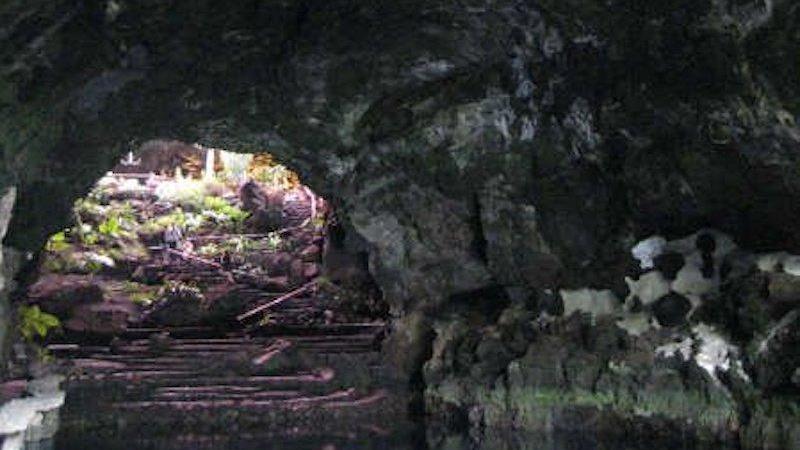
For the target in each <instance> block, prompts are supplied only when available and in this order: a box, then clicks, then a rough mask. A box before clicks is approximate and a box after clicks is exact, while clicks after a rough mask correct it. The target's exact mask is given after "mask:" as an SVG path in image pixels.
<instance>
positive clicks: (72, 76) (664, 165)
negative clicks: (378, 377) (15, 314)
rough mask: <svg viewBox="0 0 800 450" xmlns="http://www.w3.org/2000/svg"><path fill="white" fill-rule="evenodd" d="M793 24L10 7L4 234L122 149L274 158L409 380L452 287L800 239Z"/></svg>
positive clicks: (556, 10)
mask: <svg viewBox="0 0 800 450" xmlns="http://www.w3.org/2000/svg"><path fill="white" fill-rule="evenodd" d="M799 17H800V9H799V8H797V6H796V5H795V4H794V2H791V1H788V0H772V1H763V0H742V1H729V0H699V1H698V0H667V1H662V2H658V3H657V4H655V3H652V2H640V1H637V0H611V1H610V2H602V3H601V2H593V1H592V2H585V1H577V0H568V1H564V0H557V1H556V0H540V1H530V2H529V1H520V0H497V1H491V2H489V1H480V0H474V1H473V0H470V1H467V2H461V3H458V4H454V3H452V2H446V1H440V0H409V1H402V2H397V1H388V0H386V1H384V0H378V1H371V2H362V1H354V0H333V1H328V2H305V1H299V0H296V1H295V0H287V1H283V2H255V1H243V2H237V3H236V4H235V5H230V4H223V3H220V2H213V1H208V0H203V1H199V2H191V3H189V2H180V1H176V0H171V1H158V2H155V1H140V2H128V1H112V2H99V1H96V2H82V3H80V4H79V5H78V6H76V5H75V3H74V2H67V1H47V2H46V1H43V0H35V1H29V2H17V1H13V2H6V3H4V4H3V6H2V7H0V35H2V36H3V37H4V39H3V41H2V44H0V65H1V66H0V151H2V155H3V159H2V160H0V186H7V185H15V186H17V187H18V192H19V199H18V202H17V205H16V207H15V212H14V216H13V218H12V223H11V229H10V235H9V236H8V237H7V238H6V240H5V243H6V245H9V246H13V247H15V248H17V249H20V250H30V249H38V248H40V247H41V245H42V243H43V240H44V237H45V236H46V234H47V233H48V232H50V231H53V230H56V229H58V228H59V227H60V226H61V225H63V223H58V218H59V217H63V219H64V220H66V218H67V212H68V207H69V205H70V204H71V201H72V200H73V199H74V198H75V197H77V196H78V195H79V194H81V193H83V192H85V190H86V189H87V187H88V186H89V184H90V183H91V182H93V181H94V180H95V179H96V178H97V176H98V175H99V174H101V173H102V172H103V171H105V170H107V169H108V168H109V167H111V166H113V164H114V163H115V162H116V160H117V158H118V157H119V156H120V154H121V153H122V152H124V151H126V150H128V149H129V148H130V146H131V144H132V143H135V142H142V141H145V140H147V139H150V138H154V137H170V138H176V139H181V140H184V141H187V142H192V141H199V142H200V143H202V144H204V145H208V146H213V147H224V148H228V149H230V150H250V151H257V150H262V149H268V150H269V151H270V152H273V153H274V154H275V155H276V156H277V157H278V158H279V159H280V160H282V161H284V162H286V163H287V164H288V165H289V166H290V167H292V168H293V169H296V170H298V171H299V172H300V173H301V175H302V176H303V178H304V180H306V181H307V182H308V183H309V185H310V186H311V187H313V188H314V190H315V191H316V192H318V193H320V194H321V195H323V196H325V197H327V198H329V199H330V200H332V202H333V204H334V205H335V206H336V208H337V210H338V211H339V212H340V214H341V217H342V219H343V220H344V221H346V222H347V223H348V226H349V229H352V230H353V232H354V233H356V234H358V235H359V236H360V238H361V239H362V240H363V242H364V243H365V249H366V251H367V252H368V253H369V263H370V271H371V273H372V275H373V276H374V278H375V280H376V281H377V283H378V284H379V286H380V287H381V289H382V290H383V293H384V295H385V296H386V297H387V298H388V299H389V301H390V302H391V303H392V305H393V311H392V312H393V314H394V315H395V316H396V317H397V318H398V319H397V331H396V333H395V335H394V336H393V338H392V340H391V342H393V345H394V349H395V350H396V351H395V352H393V354H395V355H398V359H400V360H402V361H399V363H400V364H401V365H402V366H403V367H406V368H407V369H408V370H409V373H410V374H413V372H414V371H415V370H416V369H419V367H420V364H421V363H422V362H423V361H424V360H425V359H427V358H428V357H429V354H430V352H431V351H432V349H431V348H430V343H431V338H432V336H433V334H434V327H433V324H434V322H436V321H437V319H440V318H442V317H445V311H447V310H448V305H449V304H451V303H453V302H454V301H455V300H454V299H457V298H463V296H464V295H467V296H469V295H470V293H475V292H485V290H486V289H492V290H497V291H498V292H500V291H503V292H505V294H504V296H505V300H504V301H506V300H509V299H510V300H514V301H523V302H524V301H527V300H526V299H535V300H536V299H538V301H541V302H545V300H544V299H547V298H552V296H553V292H558V291H559V290H560V289H569V290H579V289H583V288H587V287H588V288H592V289H610V290H612V291H613V292H615V293H616V296H617V298H622V297H623V296H624V295H625V294H626V286H625V284H624V280H625V279H624V277H623V275H624V274H625V273H626V271H627V270H629V269H631V268H632V267H634V268H635V262H633V261H631V259H630V257H629V256H628V250H629V248H630V247H631V246H632V245H633V244H634V243H635V241H636V240H637V239H639V238H643V237H646V236H649V235H651V234H654V233H659V234H662V235H666V236H667V237H670V238H671V237H675V236H679V235H683V234H688V233H691V232H694V231H695V230H696V229H698V228H700V227H702V226H713V227H715V228H717V229H720V230H722V231H724V232H727V233H728V234H730V235H732V236H733V237H734V238H735V240H736V241H737V242H738V243H739V244H740V245H742V246H743V247H745V248H749V249H752V250H762V249H775V250H777V249H784V250H787V251H794V252H798V251H800V234H798V233H796V224H797V223H798V222H800V207H798V205H800V202H798V200H800V177H798V176H797V175H798V167H800V166H799V164H800V152H798V149H799V148H800V128H798V122H797V118H796V114H797V113H798V110H800V101H799V100H798V92H800V87H799V84H798V80H800V76H798V75H799V74H798V71H799V70H800V69H799V68H800V64H797V59H798V57H800V56H798V54H799V53H798V52H797V51H796V50H797V47H798V40H799V37H798V31H797V30H798V29H800V27H797V26H796V25H797V22H798V18H799ZM698 250H699V251H698V252H697V254H696V258H698V259H697V260H696V261H693V263H692V265H691V268H690V269H688V270H689V271H688V272H687V273H685V274H684V275H683V276H682V275H681V274H680V273H674V274H673V273H671V272H670V271H668V270H665V271H664V275H665V278H670V277H672V276H675V277H676V279H675V280H674V281H671V283H685V286H684V287H685V289H684V288H680V289H674V288H673V289H672V290H673V291H675V292H678V293H679V294H681V295H684V292H683V291H686V292H689V291H687V290H691V289H693V287H692V286H694V287H698V288H699V289H704V288H702V283H701V282H702V280H703V279H705V278H706V277H703V274H704V272H703V270H704V268H705V269H706V270H708V268H707V265H705V264H704V261H705V260H706V259H708V255H709V254H710V253H713V251H709V249H708V248H706V249H705V250H704V249H698ZM654 263H655V262H654ZM659 264H662V266H663V264H667V265H669V264H673V265H674V264H675V262H674V261H671V262H670V261H666V262H660V263H659ZM664 267H666V266H664ZM714 270H715V271H717V272H718V271H719V270H720V268H715V269H714ZM717 272H715V273H717ZM698 274H699V278H698ZM714 276H716V275H714ZM692 277H694V278H692ZM682 286H683V285H682ZM682 290H683V291H682ZM684 296H686V295H684ZM501 297H503V296H501ZM690 300H691V299H690ZM673 303H680V302H673ZM684 307H685V304H684V305H683V306H680V305H678V308H677V311H679V312H680V311H681V310H682V308H684ZM467 309H469V308H467ZM673 309H676V308H671V309H670V311H672V310H673ZM673 314H674V313H673V312H670V314H669V315H673ZM670 323H671V322H670ZM437 327H439V325H437ZM501 340H502V339H501ZM492 342H494V341H492ZM485 345H486V346H488V349H484V350H482V352H486V354H487V355H489V354H492V351H490V350H489V349H491V348H493V346H494V345H495V344H489V343H487V344H485ZM434 347H435V346H434ZM398 349H402V350H398ZM435 350H436V349H435V348H434V349H433V351H434V353H435ZM522 353H524V352H522ZM522 353H518V352H511V353H506V352H504V353H498V354H497V355H498V358H500V360H494V359H492V360H489V361H487V362H486V366H485V367H483V368H481V369H476V370H478V371H479V372H481V373H484V371H489V372H491V370H490V369H491V368H492V367H495V366H498V367H499V366H502V365H501V364H499V363H500V362H501V361H504V360H505V359H507V358H508V357H509V356H514V357H519V356H521V354H522ZM492 370H494V369H492ZM417 375H418V374H417ZM675 389H678V388H677V387H676V388H675Z"/></svg>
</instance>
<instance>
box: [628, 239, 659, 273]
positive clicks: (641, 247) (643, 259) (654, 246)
mask: <svg viewBox="0 0 800 450" xmlns="http://www.w3.org/2000/svg"><path fill="white" fill-rule="evenodd" d="M666 245H667V240H666V239H664V238H663V237H661V236H651V237H649V238H647V239H645V240H643V241H641V242H639V243H638V244H636V246H634V247H633V248H632V249H631V254H632V255H633V257H634V258H636V259H637V260H639V266H640V267H641V268H642V269H644V270H647V269H652V268H653V266H654V265H653V260H654V259H655V258H656V257H657V256H658V255H660V254H662V253H664V247H666Z"/></svg>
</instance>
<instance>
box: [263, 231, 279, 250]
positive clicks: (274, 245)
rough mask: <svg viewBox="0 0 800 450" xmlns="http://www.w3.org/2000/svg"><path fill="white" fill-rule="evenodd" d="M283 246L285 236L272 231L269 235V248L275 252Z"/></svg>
mask: <svg viewBox="0 0 800 450" xmlns="http://www.w3.org/2000/svg"><path fill="white" fill-rule="evenodd" d="M282 246H283V238H281V235H280V234H278V233H275V232H272V233H269V234H268V235H267V250H269V251H273V252H274V251H277V250H280V248H281V247H282Z"/></svg>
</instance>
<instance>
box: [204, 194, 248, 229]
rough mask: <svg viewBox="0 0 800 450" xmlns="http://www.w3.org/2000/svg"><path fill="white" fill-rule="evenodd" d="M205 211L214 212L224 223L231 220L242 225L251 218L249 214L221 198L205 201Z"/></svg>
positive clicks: (207, 198) (211, 198) (209, 198)
mask: <svg viewBox="0 0 800 450" xmlns="http://www.w3.org/2000/svg"><path fill="white" fill-rule="evenodd" d="M203 210H204V211H211V212H213V213H214V214H215V215H216V216H217V217H221V218H222V221H226V220H230V221H231V222H233V223H241V222H243V221H244V220H245V219H247V218H248V217H249V216H250V214H249V213H248V212H246V211H242V210H241V209H239V208H237V207H236V206H233V205H231V204H230V203H228V202H227V201H226V200H225V199H224V198H221V197H206V198H205V199H203Z"/></svg>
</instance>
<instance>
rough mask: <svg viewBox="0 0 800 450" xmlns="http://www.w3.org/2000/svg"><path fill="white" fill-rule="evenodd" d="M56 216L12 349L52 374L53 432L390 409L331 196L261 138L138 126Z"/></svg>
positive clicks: (361, 283)
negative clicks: (61, 223) (114, 158)
mask: <svg viewBox="0 0 800 450" xmlns="http://www.w3.org/2000/svg"><path fill="white" fill-rule="evenodd" d="M71 222H72V223H71V225H70V227H68V228H67V229H65V230H63V231H60V232H58V233H56V234H54V235H53V236H51V237H50V239H49V240H48V243H47V245H46V247H45V249H44V250H43V251H42V253H41V254H40V255H39V257H38V258H37V259H36V261H35V263H32V267H31V271H30V274H29V278H30V285H29V286H28V287H27V289H25V290H23V292H21V294H20V296H21V297H22V298H20V299H19V300H18V303H19V304H20V308H19V310H20V317H21V324H20V330H21V331H22V334H23V337H24V338H25V340H26V343H25V344H22V343H21V344H18V345H17V346H16V348H15V357H16V359H15V360H12V364H15V363H16V369H17V370H18V372H19V374H20V376H23V375H24V374H25V372H26V371H30V370H45V371H49V372H52V373H59V374H65V375H66V382H65V387H66V405H65V407H64V408H63V410H62V413H61V419H60V420H61V426H60V431H59V435H58V436H57V440H56V442H57V445H60V446H61V447H64V446H68V445H70V444H65V442H66V443H69V442H70V441H72V440H75V439H77V440H78V444H75V445H82V444H80V443H81V442H83V441H82V440H83V439H85V438H86V437H87V436H94V437H97V436H100V435H105V436H117V437H118V436H120V435H124V436H134V437H135V436H142V435H144V434H149V435H152V434H153V433H156V434H159V435H163V434H168V435H169V436H172V437H173V438H177V436H183V437H184V438H185V439H191V436H192V435H199V434H201V435H204V436H214V435H224V434H225V433H227V432H229V430H231V429H236V430H239V432H240V433H250V434H255V435H260V436H263V435H269V436H271V439H288V438H292V439H299V438H308V437H313V436H328V437H329V438H330V437H336V436H339V437H347V436H348V435H350V436H363V437H367V436H372V437H371V438H370V440H373V438H374V437H375V436H378V437H380V436H382V435H383V436H385V435H391V434H392V432H393V430H394V429H395V428H396V427H397V426H398V423H400V422H402V418H403V417H405V407H406V404H405V402H404V400H402V398H400V397H398V394H399V392H397V390H396V389H395V387H396V384H395V383H393V382H392V374H391V372H390V371H389V370H387V368H386V366H385V365H384V364H383V362H382V359H381V354H380V348H381V345H382V341H383V338H384V334H385V330H384V328H385V326H386V324H385V318H386V313H387V311H386V308H385V306H384V303H383V300H382V298H381V293H380V291H379V290H378V289H377V288H376V287H375V285H374V283H373V282H372V280H371V278H370V276H369V274H368V272H367V270H366V267H365V266H364V264H363V262H362V261H361V260H360V259H359V257H358V255H352V254H347V252H346V251H345V250H344V249H343V248H342V243H341V242H338V240H339V238H338V237H337V234H338V233H337V230H336V228H337V224H336V218H335V214H334V211H333V210H332V207H331V206H330V205H329V204H328V203H327V202H326V201H325V200H324V199H323V198H321V197H318V196H317V195H316V194H315V193H313V192H312V191H311V190H310V189H309V188H308V187H306V186H304V185H303V184H302V183H301V182H300V180H299V178H298V177H297V175H296V174H295V173H294V172H292V171H290V170H289V169H286V168H285V167H284V166H282V165H280V164H278V163H277V162H275V161H274V160H273V159H272V157H271V156H270V155H269V154H265V153H261V154H256V155H255V156H253V155H243V154H235V153H229V152H225V151H222V150H216V149H205V148H202V147H199V146H196V145H195V146H192V145H188V144H183V143H180V142H177V141H152V142H149V143H146V144H145V145H143V146H142V147H141V149H139V150H138V151H136V152H129V153H127V154H126V155H125V156H124V157H123V158H121V160H120V162H119V164H118V165H117V166H115V167H114V168H113V169H112V170H111V171H109V172H108V173H107V174H106V175H105V176H104V177H103V178H102V179H101V180H99V181H98V182H97V183H96V184H95V186H94V187H93V188H92V190H91V192H90V193H89V194H88V195H87V196H85V197H84V198H81V199H80V200H78V201H77V202H76V204H75V207H74V208H73V218H72V221H71ZM176 233H177V237H176ZM173 240H174V242H173ZM42 361H43V362H42ZM32 364H38V365H41V366H42V367H41V368H39V369H36V368H34V369H31V368H29V366H30V365H32ZM12 367H13V366H12ZM61 447H60V448H61Z"/></svg>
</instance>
